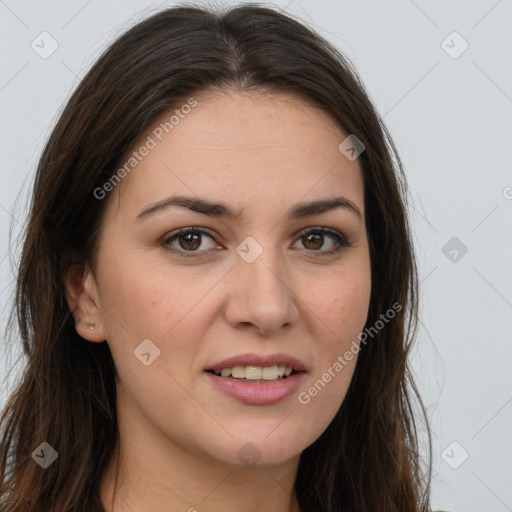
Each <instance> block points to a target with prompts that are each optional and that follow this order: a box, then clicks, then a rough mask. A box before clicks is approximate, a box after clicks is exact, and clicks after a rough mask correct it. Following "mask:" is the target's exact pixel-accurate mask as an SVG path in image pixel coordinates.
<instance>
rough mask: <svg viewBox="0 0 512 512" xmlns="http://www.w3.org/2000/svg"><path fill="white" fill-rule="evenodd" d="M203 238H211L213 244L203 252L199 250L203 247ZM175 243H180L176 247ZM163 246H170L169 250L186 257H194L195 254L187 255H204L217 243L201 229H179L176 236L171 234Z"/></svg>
mask: <svg viewBox="0 0 512 512" xmlns="http://www.w3.org/2000/svg"><path fill="white" fill-rule="evenodd" d="M203 237H207V238H209V239H210V240H211V241H212V243H211V245H210V247H206V248H204V247H203V249H202V250H198V249H199V248H200V247H201V246H202V245H203V242H204V240H203ZM175 242H177V243H178V246H176V245H175ZM163 245H165V246H170V247H168V248H169V250H171V251H174V252H178V253H181V254H183V255H184V256H192V255H194V254H186V253H187V252H188V253H203V252H206V250H208V249H211V248H213V247H215V246H216V244H215V241H214V239H213V237H212V236H211V235H210V234H208V233H207V232H206V231H203V230H201V229H192V228H185V229H179V230H178V231H177V232H175V233H174V234H171V236H168V237H167V238H166V239H165V240H164V242H163Z"/></svg>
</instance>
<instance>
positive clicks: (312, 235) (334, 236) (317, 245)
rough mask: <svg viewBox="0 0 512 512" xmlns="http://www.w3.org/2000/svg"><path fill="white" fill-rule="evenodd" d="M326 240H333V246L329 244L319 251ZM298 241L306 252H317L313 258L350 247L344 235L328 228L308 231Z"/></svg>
mask: <svg viewBox="0 0 512 512" xmlns="http://www.w3.org/2000/svg"><path fill="white" fill-rule="evenodd" d="M326 238H330V239H331V240H334V244H332V243H331V246H330V247H328V248H327V249H324V250H321V249H322V247H324V244H325V239H326ZM299 240H300V241H301V242H302V244H303V246H304V247H305V248H306V249H307V250H308V251H310V252H317V253H318V254H315V256H323V255H329V254H335V253H338V252H340V251H341V250H342V249H343V248H345V247H351V244H350V242H349V241H348V240H347V238H346V237H345V236H344V235H342V234H341V233H338V232H337V231H334V230H331V229H328V228H313V229H310V230H309V231H307V232H306V233H303V234H302V236H301V237H300V239H299Z"/></svg>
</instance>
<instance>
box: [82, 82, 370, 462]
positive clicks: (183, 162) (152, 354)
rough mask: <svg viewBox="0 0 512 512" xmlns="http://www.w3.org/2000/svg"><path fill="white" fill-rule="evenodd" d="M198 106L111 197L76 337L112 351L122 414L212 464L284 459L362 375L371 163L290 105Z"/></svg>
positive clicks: (286, 101)
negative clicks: (323, 204) (357, 371)
mask: <svg viewBox="0 0 512 512" xmlns="http://www.w3.org/2000/svg"><path fill="white" fill-rule="evenodd" d="M194 98H195V100H196V101H197V104H196V105H195V106H194V107H193V108H190V109H182V110H181V111H180V113H181V115H180V116H179V121H178V122H177V123H176V119H174V122H173V124H172V129H171V128H169V124H168V125H167V130H168V132H169V133H167V132H166V131H165V130H162V125H161V123H165V122H166V121H169V119H170V116H171V115H172V114H173V113H174V110H173V112H167V113H166V114H165V115H163V116H162V117H161V118H160V119H157V120H156V122H155V123H154V124H153V126H152V127H151V129H150V130H148V132H147V133H145V134H144V136H143V137H141V139H140V141H139V142H138V143H137V144H136V145H135V146H134V148H133V151H138V152H139V153H138V154H139V156H140V157H141V158H140V160H139V159H137V163H136V165H133V166H132V167H127V168H130V171H129V172H127V173H126V175H125V176H124V178H123V179H122V181H121V183H119V184H117V186H116V187H114V190H112V191H111V192H110V195H107V197H106V198H105V199H104V200H105V201H108V204H107V209H106V213H105V216H104V219H103V225H102V231H101V236H100V240H99V252H98V260H97V271H96V273H95V275H94V276H93V275H92V274H90V273H89V274H87V275H86V279H85V280H84V284H85V290H86V292H87V294H84V295H82V296H81V298H80V299H79V300H78V303H77V304H78V307H79V308H80V309H81V310H82V312H83V316H87V318H86V320H87V321H94V322H95V323H96V328H95V329H94V331H91V330H89V329H87V328H82V327H80V326H78V327H77V329H80V330H79V333H80V334H81V335H82V336H83V337H85V338H87V339H89V340H90V341H103V340H106V342H107V343H108V345H109V347H110V350H111V352H112V355H113V358H114V361H115V364H116V367H117V370H118V374H119V378H118V381H117V389H118V401H119V402H118V408H119V410H120V411H121V412H122V414H123V415H124V417H125V418H129V419H130V420H131V421H132V422H133V423H134V424H140V425H142V424H144V428H145V429H147V431H148V432H151V433H152V434H151V435H153V434H154V437H155V438H156V437H158V438H159V439H164V440H165V442H166V443H168V444H169V445H173V446H179V447H181V448H184V449H186V450H187V452H188V453H193V454H195V455H197V456H199V457H202V458H203V459H208V460H215V461H220V462H223V463H227V464H237V465H240V464H243V463H244V461H246V460H248V459H247V457H251V456H252V457H253V459H258V460H259V462H260V463H261V464H279V463H282V462H284V461H288V460H291V459H293V458H294V457H298V456H299V455H300V453H301V452H302V451H303V450H304V449H305V448H306V447H307V446H309V445H310V444H311V443H313V442H314V441H315V440H316V439H317V438H318V437H319V436H320V435H321V433H322V432H323V431H324V430H325V429H326V428H327V426H328V425H329V423H330V422H331V420H332V419H333V417H334V415H335V414H336V412H337V410H338V409H339V407H340V405H341V404H342V402H343V399H344V396H345V394H346V391H347V388H348V386H349V383H350V380H351V378H352V375H353V371H354V367H355V364H356V359H357V350H355V348H356V347H357V346H358V338H357V335H358V334H359V333H360V332H361V331H362V330H363V328H364V325H365V321H366V318H367V313H368V307H369V300H370V287H371V275H370V259H369V251H368V241H367V235H366V231H365V218H364V187H363V179H362V170H361V167H360V164H359V162H358V160H357V159H356V160H354V161H350V160H348V159H347V158H345V156H344V155H343V154H342V153H341V152H340V150H339V149H338V146H339V144H340V143H341V142H342V141H343V140H344V139H345V138H346V137H347V135H348V134H347V133H344V132H343V131H342V130H341V129H340V128H339V127H338V126H337V125H336V123H334V122H333V121H332V120H331V119H330V118H329V117H328V116H327V115H326V114H324V113H322V112H321V111H320V110H318V109H316V108H314V107H313V106H310V105H309V104H308V103H306V102H304V101H303V100H301V99H300V98H298V97H296V96H293V95H285V94H264V93H262V92H257V93H256V92H250V93H239V92H226V91H225V92H223V93H215V94H213V93H210V95H204V96H201V97H200V96H198V95H196V96H194ZM184 103H185V102H184ZM185 111H186V112H187V113H186V114H184V112H185ZM150 139H151V141H152V142H150ZM143 145H146V147H147V148H149V149H148V151H147V152H146V151H144V150H140V151H139V149H140V148H141V147H142V146H143ZM142 153H145V156H141V155H142ZM130 154H132V153H131V152H130ZM128 156H129V155H128ZM133 163H135V161H132V164H133ZM175 196H184V197H182V201H181V205H179V204H176V203H177V202H178V203H179V202H180V201H174V203H175V204H167V206H162V203H164V202H165V201H167V200H168V199H169V198H172V197H175ZM187 198H188V199H189V200H194V201H195V202H194V203H192V204H189V206H188V207H187V206H185V204H186V201H184V200H186V199H187ZM335 198H336V199H338V201H337V202H336V204H334V203H332V204H331V205H330V206H331V207H330V208H324V209H323V211H321V210H322V208H316V209H315V208H309V209H308V208H304V207H303V206H304V205H305V204H306V203H314V202H317V201H326V200H332V199H335ZM183 199H184V200H183ZM171 202H172V201H171ZM206 202H207V203H206ZM159 203H160V208H158V207H156V208H154V206H155V205H158V204H159ZM212 203H215V204H217V203H218V204H220V203H222V205H223V206H222V207H221V206H217V207H213V208H211V204H212ZM300 206H302V207H303V208H300ZM299 208H300V209H299ZM142 212H145V213H142ZM357 212H359V213H357ZM228 213H230V214H231V215H228ZM180 230H182V231H181V232H180ZM86 296H88V297H90V302H89V305H90V307H88V309H87V308H86V307H85V306H84V304H85V302H84V301H85V300H86V299H85V297H86ZM86 309H87V311H85V310H86ZM351 349H352V350H351ZM347 351H351V353H352V354H353V357H352V358H351V359H349V358H348V357H344V354H345V353H347ZM354 354H355V355H354ZM233 358H234V359H233ZM340 358H341V359H342V360H343V362H341V360H340ZM276 367H277V368H276ZM280 367H281V368H280ZM283 367H284V368H283ZM340 367H341V368H340ZM228 368H231V369H232V370H231V374H230V372H229V370H228ZM233 368H235V369H234V370H233ZM262 368H263V369H262ZM288 368H291V369H292V373H291V375H289V376H287V377H286V378H284V379H283V378H282V377H280V375H281V374H283V372H284V375H286V374H287V373H289V372H290V369H288ZM222 369H224V371H223V372H221V370H222ZM212 370H214V371H212ZM215 371H216V372H217V373H221V375H220V376H219V375H216V374H215ZM222 375H225V376H222ZM228 375H229V376H228ZM244 377H245V379H244V380H241V378H244ZM276 378H277V381H276ZM247 443H251V444H250V445H247Z"/></svg>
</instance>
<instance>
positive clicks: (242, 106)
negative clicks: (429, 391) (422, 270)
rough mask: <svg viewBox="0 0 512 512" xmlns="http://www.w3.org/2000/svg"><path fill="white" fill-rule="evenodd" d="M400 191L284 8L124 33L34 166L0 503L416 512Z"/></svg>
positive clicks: (410, 261) (396, 162) (336, 74)
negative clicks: (19, 354)
mask: <svg viewBox="0 0 512 512" xmlns="http://www.w3.org/2000/svg"><path fill="white" fill-rule="evenodd" d="M406 193H407V189H406V182H405V178H404V175H403V171H402V165H401V162H400V159H399V157H398V155H397V153H396V149H395V147H394V145H393V142H392V140H391V138H390V136H389V134H388V132H387V130H386V128H385V126H384V125H383V123H382V121H381V120H380V118H379V117H378V115H377V113H376V111H375V108H374V107H373V105H372V103H371V101H370V100H369V98H368V95H367V94H366V92H365V89H364V87H363V85H362V84H361V82H360V80H359V78H358V76H357V74H356V72H355V71H354V70H353V69H352V66H351V65H350V64H349V62H348V60H347V59H346V58H344V57H343V56H342V55H341V54H340V53H339V52H338V51H337V50H336V49H334V48H333V47H332V46H330V45H329V44H328V43H327V42H326V41H324V40H323V39H321V38H320V37H319V36H318V35H316V34H315V33H313V32H312V31H311V30H310V29H308V28H306V27H305V26H303V25H302V24H301V23H299V22H298V21H295V20H293V19H291V18H290V17H287V16H285V15H284V14H282V13H279V12H277V11H275V10H273V9H269V8H264V7H259V6H255V5H251V6H249V5H245V6H238V7H233V8H231V9H230V10H228V11H227V12H225V13H220V14H219V13H215V12H213V11H210V10H206V9H201V8H198V7H190V6H181V7H174V8H171V9H167V10H164V11H162V12H160V13H158V14H156V15H154V16H152V17H150V18H148V19H146V20H145V21H143V22H141V23H139V24H138V25H136V26H134V27H133V28H131V29H130V30H128V31H127V32H126V33H125V34H124V35H122V36H121V37H120V38H119V39H118V40H117V41H115V42H114V43H113V44H112V45H111V47H110V48H108V49H107V50H106V51H105V53H104V54H103V55H102V56H101V57H100V59H99V60H98V62H97V63H96V64H95V65H94V66H93V67H92V69H91V70H90V71H89V72H88V74H87V76H86V77H85V78H84V79H83V80H82V82H81V83H80V85H79V86H78V88H77V90H76V91H75V93H74V94H73V96H72V97H71V99H70V100H69V102H68V103H67V105H66V107H65V109H64V111H63V112H62V114H61V116H60V119H59V120H58V122H57V124H56V126H55V128H54V130H53V132H52V134H51V136H50V139H49V141H48V143H47V145H46V147H45V149H44V152H43V154H42V157H41V160H40V162H39V167H38V170H37V176H36V180H35V184H34V190H33V198H32V204H31V212H30V217H29V224H28V228H27V232H26V235H25V243H24V247H23V253H22V257H21V263H20V268H19V275H18V283H17V293H16V303H15V313H16V314H17V320H18V323H19V326H20V335H21V338H22V342H23V347H24V350H25V353H26V355H27V357H28V364H27V366H26V369H25V372H24V374H23V378H22V379H21V381H20V384H19V387H18V388H17V389H16V390H15V392H14V393H13V394H12V396H11V398H10V400H9V402H8V403H7V406H6V408H5V410H4V414H3V416H2V426H3V437H2V443H1V445H0V446H1V450H0V453H1V455H2V457H1V465H0V467H1V472H2V482H3V484H2V491H1V493H0V504H1V509H2V511H5V512H21V511H23V512H28V511H34V512H35V511H45V512H48V511H52V512H53V511H59V512H64V511H84V512H85V511H88V512H90V511H92V510H101V511H105V512H122V511H125V510H130V511H137V512H142V511H146V510H147V511H149V510H151V511H156V512H159V511H163V510H165V511H167V512H174V511H178V510H180V511H182V510H183V511H185V510H189V511H194V510H197V511H213V510H220V509H222V510H223V511H230V510H247V511H254V512H256V511H266V512H273V511H275V512H277V511H283V510H287V511H290V512H292V511H293V512H298V511H301V512H319V511H322V512H324V511H325V512H334V511H368V510H372V511H374V512H377V511H386V512H390V511H404V512H405V511H407V512H412V511H418V512H419V511H427V510H429V488H430V472H431V468H430V463H428V464H427V469H426V471H424V470H423V469H422V463H423V459H422V458H421V457H420V454H419V450H418V439H417V434H416V424H415V419H414V416H413V412H412V410H413V409H412V407H413V406H412V403H411V399H410V397H411V392H412V393H414V395H416V397H417V398H418V399H419V396H418V393H417V391H416V388H415V387H414V383H413V381H412V378H411V376H410V374H409V371H408V366H407V356H408V351H409V347H410V344H411V342H412V340H413V338H414V334H415V330H416V323H417V314H418V312H417V275H416V265H415V260H414V255H413V249H412V243H411V237H410V230H409V227H408V222H407V217H406ZM419 403H420V405H421V400H419ZM422 410H423V409H422ZM427 432H428V430H427ZM429 447H430V434H429ZM425 460H427V461H429V460H430V459H429V458H428V457H426V459H425Z"/></svg>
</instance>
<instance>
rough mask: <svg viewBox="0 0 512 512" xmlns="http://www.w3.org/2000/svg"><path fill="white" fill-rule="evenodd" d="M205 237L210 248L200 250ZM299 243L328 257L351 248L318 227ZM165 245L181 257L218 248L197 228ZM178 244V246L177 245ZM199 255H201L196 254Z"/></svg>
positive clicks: (335, 234) (186, 230)
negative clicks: (327, 242) (326, 239)
mask: <svg viewBox="0 0 512 512" xmlns="http://www.w3.org/2000/svg"><path fill="white" fill-rule="evenodd" d="M203 237H207V238H208V239H210V241H211V242H210V247H208V244H206V245H207V247H204V246H203V248H202V250H199V249H200V248H201V246H202V245H203V240H202V238H203ZM326 237H327V238H330V239H331V240H332V241H334V243H331V247H329V248H328V249H324V250H320V249H321V248H322V247H323V246H324V244H325V242H324V240H325V238H326ZM298 241H301V242H302V243H303V245H304V247H305V249H306V250H308V252H311V253H318V254H314V256H315V257H317V256H328V255H332V254H336V253H338V252H341V251H342V250H343V249H344V248H345V247H351V244H350V242H349V241H348V240H347V238H346V237H345V236H344V235H342V234H341V233H339V232H337V231H334V230H332V229H329V228H324V227H316V228H310V229H309V230H307V231H305V232H302V234H301V236H300V237H299V239H298ZM162 243H163V245H164V246H165V247H166V248H167V249H168V250H170V251H172V252H174V253H178V254H179V255H180V256H184V257H190V256H200V255H201V253H204V252H206V251H207V250H208V249H213V248H215V247H218V246H217V245H216V243H215V239H214V238H213V236H212V235H210V234H209V233H208V232H207V231H205V230H203V229H199V228H196V227H188V228H181V229H179V230H177V231H175V232H172V233H171V234H170V236H168V237H166V238H164V240H163V242H162ZM176 243H177V244H178V246H176V245H175V244H176ZM196 253H199V254H196Z"/></svg>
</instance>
